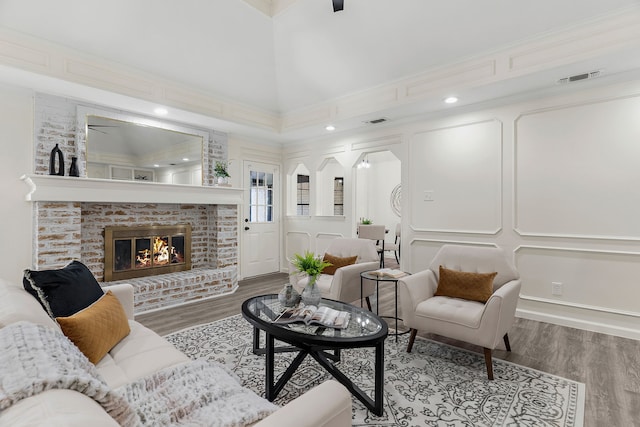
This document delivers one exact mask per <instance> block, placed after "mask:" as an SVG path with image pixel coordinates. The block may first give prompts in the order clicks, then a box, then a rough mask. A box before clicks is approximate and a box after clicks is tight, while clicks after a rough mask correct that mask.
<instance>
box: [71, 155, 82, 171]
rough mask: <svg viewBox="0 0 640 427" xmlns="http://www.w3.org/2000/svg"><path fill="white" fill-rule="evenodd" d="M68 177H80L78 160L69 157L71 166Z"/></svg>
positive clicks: (74, 157)
mask: <svg viewBox="0 0 640 427" xmlns="http://www.w3.org/2000/svg"><path fill="white" fill-rule="evenodd" d="M69 176H80V173H78V158H77V157H76V156H71V166H69Z"/></svg>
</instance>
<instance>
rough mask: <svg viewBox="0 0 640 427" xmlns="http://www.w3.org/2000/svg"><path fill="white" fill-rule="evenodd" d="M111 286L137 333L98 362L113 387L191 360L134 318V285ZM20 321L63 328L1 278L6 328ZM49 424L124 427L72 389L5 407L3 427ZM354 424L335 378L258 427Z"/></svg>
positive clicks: (0, 317)
mask: <svg viewBox="0 0 640 427" xmlns="http://www.w3.org/2000/svg"><path fill="white" fill-rule="evenodd" d="M107 289H111V291H112V292H113V294H114V295H116V297H117V298H118V300H119V301H120V302H121V303H122V305H123V307H124V310H125V313H126V314H127V317H128V319H129V324H130V327H131V333H130V334H129V335H128V336H127V337H125V338H124V339H123V340H122V341H120V342H119V343H118V344H117V345H116V346H115V347H114V348H113V349H112V350H111V351H110V352H109V353H108V354H107V355H106V356H105V357H104V358H102V359H101V360H100V361H99V362H98V363H97V364H96V367H97V369H98V372H99V373H100V375H101V376H102V377H103V378H104V380H105V381H106V383H107V384H108V385H109V387H111V388H116V387H119V386H121V385H124V384H126V383H128V382H132V381H134V380H137V379H139V378H141V377H144V376H147V375H149V374H151V373H153V372H156V371H158V370H160V369H163V368H166V367H170V366H172V365H176V364H179V363H183V362H186V361H188V360H189V359H188V358H187V356H186V355H185V354H183V353H181V352H180V351H178V350H177V349H176V348H175V347H173V346H172V345H171V344H170V343H169V342H168V341H166V340H165V339H164V338H162V337H160V336H159V335H157V334H156V333H155V332H153V331H151V330H150V329H148V328H146V327H144V326H142V325H141V324H140V323H138V322H136V321H135V320H133V318H134V317H133V287H132V286H131V285H115V286H110V287H108V288H105V292H106V290H107ZM18 321H29V322H32V323H35V324H40V325H45V326H47V327H51V328H54V329H57V330H59V331H60V328H59V327H58V325H57V323H56V322H55V321H54V320H52V319H51V318H50V317H49V316H48V315H47V313H46V312H45V311H44V310H43V308H42V306H41V305H40V304H39V302H38V301H37V300H36V299H35V298H34V297H33V296H31V295H30V294H29V293H27V292H26V291H25V290H24V289H23V288H22V286H21V285H18V284H16V283H11V282H7V281H4V280H2V279H0V328H4V327H5V326H7V325H10V324H12V323H14V322H18ZM60 333H62V332H60ZM318 402H321V403H322V404H318ZM44 425H46V426H53V427H56V426H60V427H63V426H64V427H76V426H78V427H80V426H82V427H86V426H91V427H102V426H104V427H106V426H114V427H115V426H118V424H117V423H116V421H115V420H114V419H113V418H111V417H110V416H109V415H108V414H107V413H106V412H105V411H104V410H103V409H102V407H101V406H100V405H99V404H98V403H96V402H95V401H94V400H92V399H91V398H89V397H87V396H85V395H84V394H81V393H78V392H75V391H70V390H48V391H45V392H42V393H40V394H37V395H35V396H32V397H28V398H26V399H23V400H21V401H19V402H18V403H16V404H14V405H13V406H11V407H9V408H8V409H5V410H4V411H0V427H9V426H11V427H21V426H44ZM350 425H351V395H350V394H349V392H348V391H347V389H346V388H345V387H343V386H342V385H341V384H339V383H338V382H336V381H333V380H331V381H327V382H325V383H323V384H321V385H319V386H317V387H316V388H314V389H312V390H310V391H308V392H307V393H305V394H304V395H302V396H300V397H298V398H297V399H295V400H293V401H292V402H290V403H289V404H287V405H285V406H283V407H282V408H280V409H279V410H277V411H276V412H274V413H272V414H271V415H270V416H268V417H267V418H264V419H263V420H261V421H259V422H257V423H255V424H254V426H255V427H271V426H273V427H286V426H296V427H299V426H309V427H312V426H325V427H334V426H335V427H341V426H350Z"/></svg>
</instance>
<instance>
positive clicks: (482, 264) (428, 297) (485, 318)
mask: <svg viewBox="0 0 640 427" xmlns="http://www.w3.org/2000/svg"><path fill="white" fill-rule="evenodd" d="M440 266H443V267H444V268H446V269H450V270H457V271H465V272H473V273H493V272H497V275H496V276H495V278H494V279H493V294H492V295H491V296H490V298H489V299H488V300H487V302H486V303H481V302H478V301H470V300H465V299H460V298H451V297H448V296H434V294H435V293H436V289H437V288H438V280H439V267H440ZM520 286H521V282H520V276H519V274H518V272H517V271H516V270H515V268H514V267H513V265H512V263H511V262H510V261H509V260H508V259H507V257H506V255H505V253H504V251H503V250H502V249H500V248H494V247H475V246H462V245H444V246H443V247H442V248H441V249H440V250H439V251H438V253H437V254H436V256H435V257H434V259H433V261H432V262H431V265H430V266H429V269H427V270H424V271H421V272H419V273H416V274H413V275H411V276H407V277H404V278H402V279H400V280H399V281H398V292H399V294H398V295H399V299H400V306H401V310H402V316H403V319H404V324H405V325H406V326H407V327H409V328H411V335H410V337H409V343H408V345H407V352H410V351H411V349H412V347H413V342H414V340H415V336H416V333H417V331H418V330H420V331H424V332H431V333H434V334H437V335H442V336H445V337H449V338H453V339H456V340H460V341H464V342H468V343H471V344H474V345H478V346H481V347H483V348H484V356H485V363H486V366H487V376H488V378H489V379H490V380H492V379H493V363H492V360H491V352H492V350H494V349H495V348H496V347H497V345H498V343H499V342H500V341H501V340H503V341H504V344H505V346H506V349H507V351H511V346H510V344H509V337H508V335H507V332H508V331H509V328H510V327H511V325H512V324H513V321H514V318H515V311H516V305H517V303H518V298H519V294H520Z"/></svg>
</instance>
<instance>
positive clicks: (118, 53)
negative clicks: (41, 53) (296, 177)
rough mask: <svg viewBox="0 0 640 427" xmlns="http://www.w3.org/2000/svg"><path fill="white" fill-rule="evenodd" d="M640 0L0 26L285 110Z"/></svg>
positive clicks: (15, 12) (28, 11)
mask: <svg viewBox="0 0 640 427" xmlns="http://www.w3.org/2000/svg"><path fill="white" fill-rule="evenodd" d="M283 4H284V6H282V5H283ZM256 5H258V6H260V7H257V6H256ZM638 5H640V0H606V1H603V0H560V1H559V0H535V1H534V0H482V1H479V0H449V1H446V0H393V1H391V0H345V9H344V11H342V12H338V13H334V12H333V9H332V6H331V0H274V1H271V0H244V1H243V0H207V1H202V0H181V1H170V0H135V1H131V0H110V1H108V2H104V1H97V0H56V1H55V2H53V1H48V0H0V27H6V28H8V29H10V30H14V31H18V32H21V33H25V34H28V35H30V36H34V37H37V38H40V39H45V40H49V41H51V42H54V43H56V44H59V45H63V46H66V47H69V48H72V49H74V50H78V51H81V52H85V53H88V54H91V55H94V56H96V57H98V58H102V59H105V60H107V61H113V62H115V63H118V64H123V65H126V66H128V67H131V68H132V69H135V70H142V71H144V72H149V73H153V74H154V75H157V76H159V77H161V78H164V79H167V80H170V81H173V82H178V83H180V84H183V85H185V86H187V87H191V88H197V89H198V90H201V91H202V92H203V93H206V94H209V95H214V96H216V97H218V98H219V99H223V100H224V99H226V100H230V101H233V102H239V103H243V104H246V105H250V106H254V107H258V108H261V109H265V110H268V111H272V112H276V113H280V114H287V113H289V112H291V111H296V110H300V109H304V108H307V107H309V106H313V105H317V104H320V103H326V102H329V101H331V100H333V99H337V98H340V97H344V96H345V95H349V94H356V93H359V92H362V91H366V90H369V89H372V88H375V87H379V86H381V85H384V84H388V83H389V82H393V81H397V80H400V79H405V78H407V77H410V76H413V75H417V74H419V73H423V72H425V71H428V70H432V69H437V68H440V67H443V66H445V65H448V64H454V63H459V62H461V61H465V60H469V59H473V58H477V57H481V56H482V55H485V54H488V53H491V52H496V51H499V50H502V49H505V48H508V47H509V46H514V45H518V44H521V43H523V42H526V41H531V40H535V39H536V38H539V37H543V36H546V35H549V34H553V33H554V32H557V31H560V30H564V29H567V28H570V27H573V26H577V25H583V24H584V23H585V22H589V21H591V20H595V19H597V18H602V17H605V16H609V15H612V14H616V13H620V12H621V11H624V10H626V9H630V8H632V9H635V8H636V7H638ZM269 8H271V10H275V11H276V12H277V13H275V14H274V16H273V17H272V16H269V14H265V13H263V12H264V11H265V10H266V9H269ZM259 9H263V10H262V11H261V10H259ZM605 60H606V63H605ZM576 65H580V66H581V67H586V66H591V67H600V68H602V67H604V68H607V69H608V70H609V71H611V70H613V71H615V72H616V73H623V72H626V71H629V70H635V69H636V68H637V67H638V66H639V64H638V59H636V58H630V57H629V55H628V52H623V55H620V56H615V55H602V57H601V61H600V62H598V61H595V62H594V61H592V62H591V63H579V62H576V64H574V66H573V67H571V66H569V67H566V68H565V70H564V71H566V72H573V71H576V72H582V71H589V70H588V69H586V70H585V69H578V67H577V66H576ZM564 71H563V70H561V69H559V70H555V72H554V73H548V72H547V74H540V75H530V76H528V77H527V79H519V80H517V84H514V82H515V81H511V82H504V83H505V84H504V85H502V86H500V87H497V86H495V87H492V88H491V90H486V89H487V88H485V91H484V92H486V93H481V92H482V91H476V92H477V93H476V94H475V96H476V99H475V101H474V102H479V101H483V100H486V99H489V98H490V97H492V96H493V97H495V96H496V94H498V95H499V96H508V95H512V94H514V93H524V92H527V91H531V90H534V89H535V90H537V89H539V88H540V85H541V84H545V85H549V86H553V84H554V82H555V80H556V79H557V78H559V77H563V74H562V73H563V72H564ZM542 78H544V80H542ZM430 108H435V107H434V106H432V107H430ZM417 112H419V109H418V110H412V111H406V112H402V111H398V114H407V113H411V114H415V113H417ZM381 113H389V111H386V112H385V111H381ZM391 113H393V112H391ZM300 136H308V135H302V134H300Z"/></svg>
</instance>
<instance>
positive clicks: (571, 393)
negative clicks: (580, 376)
mask: <svg viewBox="0 0 640 427" xmlns="http://www.w3.org/2000/svg"><path fill="white" fill-rule="evenodd" d="M251 337H252V329H251V325H250V324H249V323H248V322H247V321H246V320H244V319H243V318H242V316H241V315H236V316H232V317H228V318H226V319H222V320H219V321H216V322H213V323H209V324H205V325H199V326H196V327H193V328H189V329H185V330H182V331H179V332H175V333H173V334H171V335H168V336H167V337H166V338H167V339H168V340H169V341H170V342H171V343H173V344H174V345H175V346H176V347H177V348H178V349H180V350H181V351H183V352H184V353H186V354H187V355H188V356H189V357H191V358H192V359H198V358H206V359H209V360H215V361H217V362H220V363H223V364H225V365H227V366H228V367H230V368H231V369H233V370H234V371H235V372H236V374H238V376H239V377H240V378H241V379H242V382H243V384H244V385H245V386H247V387H249V388H251V389H252V390H253V391H255V392H256V393H257V394H258V395H260V396H264V369H265V368H264V356H256V355H254V354H253V353H252V351H251V349H252V345H251ZM276 344H278V343H276ZM406 345H407V335H402V336H400V337H399V338H398V343H397V344H396V342H395V339H394V337H390V338H388V339H387V341H386V342H385V359H384V361H385V386H384V394H385V402H384V414H383V415H382V416H380V417H378V416H375V415H373V414H372V413H370V412H369V411H368V410H367V409H366V407H365V406H364V405H362V404H361V403H360V401H359V400H357V399H355V398H354V399H353V425H354V426H364V425H366V426H474V427H476V426H536V427H539V426H582V425H583V415H584V390H585V388H584V384H582V383H577V382H574V381H570V380H567V379H564V378H560V377H556V376H553V375H550V374H546V373H544V372H540V371H536V370H533V369H529V368H525V367H522V366H518V365H515V364H512V363H509V362H505V361H502V360H498V359H494V375H495V380H494V381H488V380H487V377H486V370H485V364H484V356H483V355H482V354H477V353H472V352H468V351H466V350H462V349H459V348H455V347H451V346H448V345H444V344H441V343H437V342H435V341H431V340H427V339H422V338H420V337H417V338H416V341H415V344H414V346H413V350H412V352H411V353H407V352H406V350H405V349H406ZM293 357H294V355H293V354H292V353H279V354H276V378H277V377H278V376H279V373H281V372H284V370H285V369H286V368H287V366H289V363H290V361H291V360H292V359H293ZM339 368H340V370H341V371H343V372H344V373H346V374H347V376H348V377H349V378H351V380H352V381H353V382H354V383H355V384H357V385H358V386H359V387H360V388H362V389H363V390H365V391H366V392H367V393H368V394H369V395H370V396H372V395H373V381H372V379H373V372H374V357H373V349H355V350H343V352H342V360H341V361H340V364H339ZM328 378H330V375H329V374H328V373H327V372H326V371H325V370H324V369H323V368H322V367H321V366H320V365H318V364H317V363H316V361H315V360H313V359H312V358H311V357H307V359H305V361H304V362H303V363H302V365H301V366H300V367H299V368H298V370H297V371H296V373H295V374H294V375H293V377H292V378H291V380H290V381H289V382H288V383H287V385H286V386H285V387H284V389H283V390H282V391H281V392H280V394H279V395H278V398H277V399H276V400H275V402H274V403H276V404H279V405H284V404H286V403H287V402H289V401H290V400H292V399H294V398H295V397H297V396H300V395H301V394H302V393H304V392H305V391H306V390H308V389H310V388H311V387H313V386H314V385H317V384H319V383H321V382H323V381H325V380H327V379H328Z"/></svg>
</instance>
